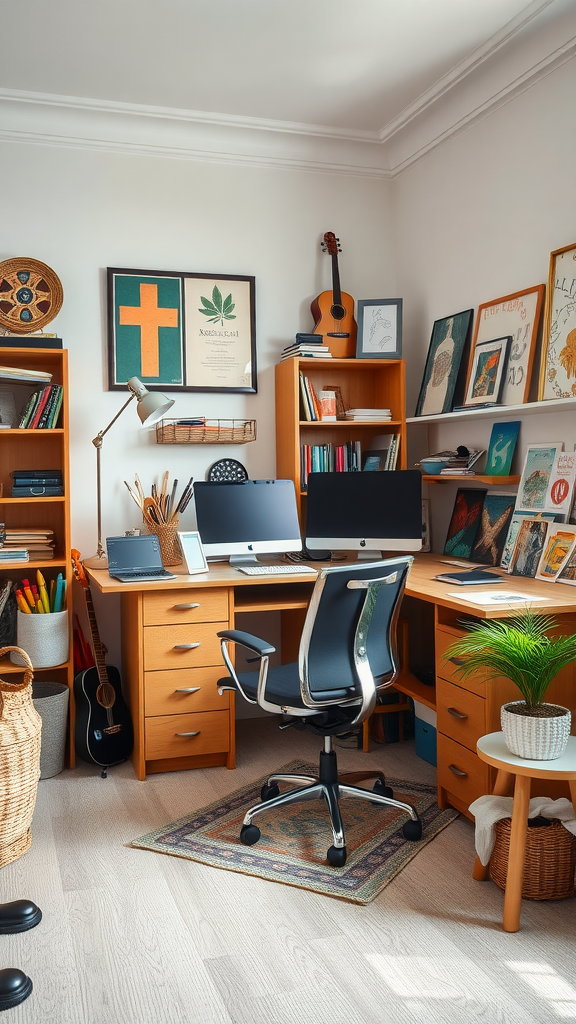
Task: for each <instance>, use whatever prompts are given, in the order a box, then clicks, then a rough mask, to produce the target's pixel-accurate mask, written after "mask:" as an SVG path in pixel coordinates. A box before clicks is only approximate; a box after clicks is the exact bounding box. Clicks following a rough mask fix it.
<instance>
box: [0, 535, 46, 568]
mask: <svg viewBox="0 0 576 1024" xmlns="http://www.w3.org/2000/svg"><path fill="white" fill-rule="evenodd" d="M52 558H54V530H45V529H43V528H41V527H38V528H35V527H28V528H22V529H21V530H13V529H6V530H4V531H3V541H2V545H1V546H0V563H1V564H4V563H6V562H28V561H30V559H33V560H34V561H36V562H46V561H50V559H52Z"/></svg>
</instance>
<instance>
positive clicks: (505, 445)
mask: <svg viewBox="0 0 576 1024" xmlns="http://www.w3.org/2000/svg"><path fill="white" fill-rule="evenodd" d="M519 431H520V420H515V421H514V422H513V423H495V424H494V425H493V427H492V433H491V434H490V443H489V445H488V455H487V457H486V468H485V470H484V472H485V474H486V476H509V475H510V469H511V467H512V459H513V457H514V451H515V449H516V442H517V440H518V433H519Z"/></svg>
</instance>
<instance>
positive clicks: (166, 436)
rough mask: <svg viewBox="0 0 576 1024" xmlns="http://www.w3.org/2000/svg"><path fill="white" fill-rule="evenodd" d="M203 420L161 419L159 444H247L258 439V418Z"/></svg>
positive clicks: (198, 418)
mask: <svg viewBox="0 0 576 1024" xmlns="http://www.w3.org/2000/svg"><path fill="white" fill-rule="evenodd" d="M197 420H198V421H199V420H202V422H195V423H193V422H187V423H185V422H183V421H182V420H160V422H159V423H157V424H156V443H157V444H246V443H247V442H248V441H255V440H256V420H209V419H204V418H203V417H200V416H198V417H197Z"/></svg>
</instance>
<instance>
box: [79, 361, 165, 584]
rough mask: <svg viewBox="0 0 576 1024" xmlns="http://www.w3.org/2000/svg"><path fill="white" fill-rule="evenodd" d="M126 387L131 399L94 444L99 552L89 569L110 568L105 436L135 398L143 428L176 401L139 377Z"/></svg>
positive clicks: (132, 379) (133, 378) (87, 561)
mask: <svg viewBox="0 0 576 1024" xmlns="http://www.w3.org/2000/svg"><path fill="white" fill-rule="evenodd" d="M126 387H127V388H128V390H129V391H130V392H131V395H130V398H129V399H128V401H127V402H125V403H124V405H123V406H122V408H121V409H120V410H119V412H117V413H116V415H115V417H114V419H113V420H111V421H110V423H109V424H108V426H107V427H105V428H104V430H101V431H100V433H99V434H97V435H96V437H95V438H94V440H93V441H92V444H93V445H94V447H95V449H96V491H97V497H98V550H97V552H96V554H95V555H92V557H91V558H85V559H84V565H87V566H88V568H89V569H107V568H108V556H107V555H106V552H105V551H104V548H103V546H102V488H101V480H100V451H101V449H102V440H103V438H104V435H105V434H107V433H108V431H109V430H110V427H111V426H112V425H113V424H114V423H116V420H117V419H118V417H119V416H121V415H122V413H123V412H124V409H125V408H126V406H128V405H130V402H131V401H132V399H133V398H135V399H136V402H137V405H136V412H137V413H138V415H139V417H140V420H141V422H142V426H143V427H151V426H152V424H153V423H156V422H157V421H158V420H161V419H162V417H163V416H164V415H165V414H166V413H167V412H168V410H169V409H171V408H172V406H173V405H174V401H173V399H171V398H166V396H165V395H160V394H157V393H154V392H152V391H148V388H147V387H145V386H144V384H143V383H142V381H141V380H139V379H138V377H130V380H129V381H128V382H127V384H126Z"/></svg>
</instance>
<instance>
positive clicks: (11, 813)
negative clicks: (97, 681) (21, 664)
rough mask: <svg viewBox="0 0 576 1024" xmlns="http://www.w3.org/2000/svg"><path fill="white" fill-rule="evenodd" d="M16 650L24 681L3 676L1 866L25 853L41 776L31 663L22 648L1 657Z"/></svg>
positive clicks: (0, 717)
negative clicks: (20, 657) (11, 679)
mask: <svg viewBox="0 0 576 1024" xmlns="http://www.w3.org/2000/svg"><path fill="white" fill-rule="evenodd" d="M13 650H17V651H18V653H19V654H20V655H21V656H22V658H23V659H24V661H25V663H26V670H25V672H24V679H23V680H22V682H21V683H9V682H6V681H5V680H4V679H0V703H1V708H0V867H4V866H5V865H6V864H10V863H11V861H13V860H16V858H17V857H20V856H22V854H23V853H26V850H27V849H28V848H29V846H30V844H31V842H32V836H31V835H30V824H31V822H32V815H33V814H34V805H35V803H36V792H37V789H38V779H39V778H40V733H41V729H42V719H41V718H40V715H39V714H38V712H37V711H36V708H35V707H34V705H33V703H32V677H33V671H32V662H31V661H30V659H29V657H28V655H27V654H26V652H25V651H23V650H21V649H20V648H13V647H3V648H2V649H1V650H0V657H1V656H2V655H3V654H7V653H8V652H9V651H13Z"/></svg>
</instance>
